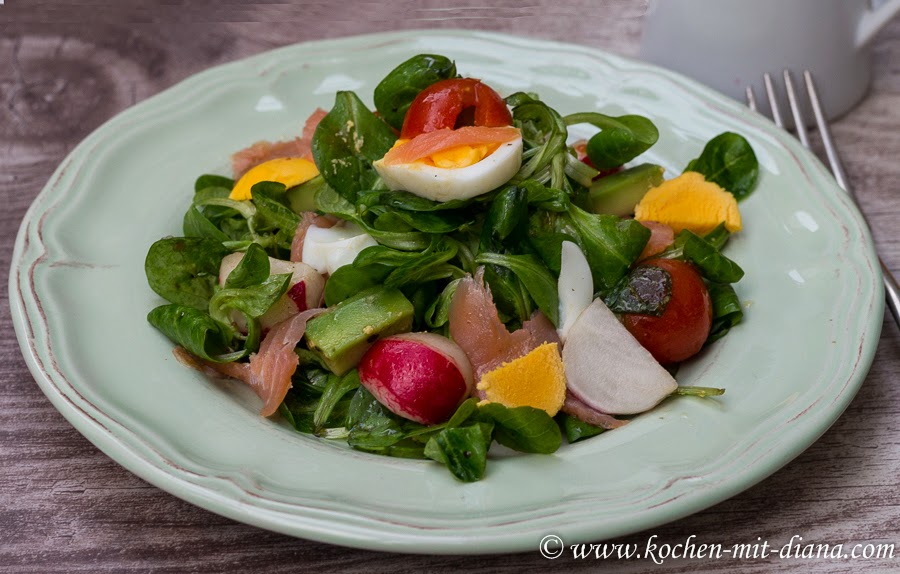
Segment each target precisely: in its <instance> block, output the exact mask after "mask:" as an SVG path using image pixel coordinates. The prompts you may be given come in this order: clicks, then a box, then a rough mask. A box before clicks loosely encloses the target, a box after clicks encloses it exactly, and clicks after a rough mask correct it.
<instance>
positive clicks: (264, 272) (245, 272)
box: [225, 243, 269, 289]
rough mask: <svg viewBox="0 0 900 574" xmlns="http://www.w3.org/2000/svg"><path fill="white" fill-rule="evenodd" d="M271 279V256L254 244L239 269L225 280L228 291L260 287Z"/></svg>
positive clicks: (235, 269)
mask: <svg viewBox="0 0 900 574" xmlns="http://www.w3.org/2000/svg"><path fill="white" fill-rule="evenodd" d="M268 277H269V256H268V255H266V251H265V249H263V248H262V247H260V246H259V245H257V244H256V243H252V244H251V245H250V247H248V248H247V252H246V253H245V254H244V257H242V258H241V260H240V262H239V263H238V264H237V267H235V268H234V270H232V272H231V273H229V274H228V278H227V279H225V288H226V289H241V288H243V287H250V286H251V285H259V284H260V283H262V282H263V281H265V280H266V278H268Z"/></svg>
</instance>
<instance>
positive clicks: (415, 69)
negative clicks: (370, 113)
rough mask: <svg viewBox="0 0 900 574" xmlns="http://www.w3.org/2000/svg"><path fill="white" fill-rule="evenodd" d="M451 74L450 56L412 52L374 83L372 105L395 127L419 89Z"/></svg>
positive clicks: (454, 73) (453, 65)
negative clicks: (407, 58)
mask: <svg viewBox="0 0 900 574" xmlns="http://www.w3.org/2000/svg"><path fill="white" fill-rule="evenodd" d="M455 77H456V64H455V63H454V62H453V60H450V59H449V58H446V57H444V56H437V55H432V54H419V55H417V56H413V57H412V58H410V59H409V60H406V61H405V62H403V63H402V64H400V65H399V66H397V67H396V68H394V69H393V70H391V72H390V73H389V74H388V75H387V76H385V78H384V79H383V80H381V82H380V83H379V84H378V85H377V86H376V87H375V94H374V98H375V108H376V109H377V110H378V113H380V114H381V117H382V118H384V121H386V122H387V123H388V124H389V125H391V126H392V127H393V128H395V129H398V130H399V129H400V128H401V127H403V119H404V118H405V117H406V112H407V110H409V106H410V105H411V104H412V102H413V100H415V99H416V96H418V95H419V92H421V91H422V90H424V89H425V88H427V87H428V86H430V85H432V84H434V83H435V82H438V81H440V80H446V79H449V78H455Z"/></svg>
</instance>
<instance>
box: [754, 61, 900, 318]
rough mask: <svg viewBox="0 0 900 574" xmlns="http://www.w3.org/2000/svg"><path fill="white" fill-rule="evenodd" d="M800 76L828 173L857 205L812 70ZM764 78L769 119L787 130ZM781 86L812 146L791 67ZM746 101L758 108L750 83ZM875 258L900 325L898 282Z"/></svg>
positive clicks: (805, 140) (800, 136)
mask: <svg viewBox="0 0 900 574" xmlns="http://www.w3.org/2000/svg"><path fill="white" fill-rule="evenodd" d="M803 80H804V82H805V83H806V93H807V95H808V96H809V103H810V106H811V107H812V110H813V115H814V116H815V119H816V127H817V128H818V130H819V135H820V136H821V137H822V145H823V146H824V147H825V154H826V155H827V156H828V163H829V165H830V166H831V173H832V174H833V175H834V179H835V181H837V184H838V185H839V186H840V187H841V189H843V190H844V191H846V192H847V194H848V195H849V196H850V199H852V200H853V202H854V203H855V204H856V207H857V208H859V200H858V199H857V197H856V193H854V191H853V188H852V187H851V186H850V182H849V181H848V180H847V174H846V172H845V171H844V166H843V164H842V163H841V158H840V156H839V155H838V151H837V147H835V145H834V140H832V139H831V129H830V128H829V126H828V122H827V120H826V119H825V114H824V113H822V104H821V102H820V100H819V93H818V91H816V84H815V81H813V77H812V74H810V72H809V70H806V71H804V72H803ZM763 81H764V83H765V86H766V96H767V98H768V100H769V107H770V108H771V110H772V121H774V122H775V125H777V126H778V127H780V128H782V129H785V130H786V129H787V128H786V127H785V125H784V120H783V119H782V116H781V110H780V109H779V104H778V97H777V96H776V94H775V86H774V83H773V82H772V77H771V76H770V75H769V74H763ZM784 87H785V90H786V91H787V96H788V104H789V106H790V108H791V115H792V116H793V118H794V126H795V129H796V131H797V139H799V140H800V143H801V144H803V147H805V148H806V149H811V148H810V145H809V134H808V133H807V131H806V123H805V122H804V118H803V113H802V112H801V111H800V103H799V98H798V97H797V91H796V90H795V89H794V79H793V77H792V75H791V72H790V70H785V71H784ZM747 105H748V106H749V107H750V109H751V110H753V111H755V112H756V111H758V110H757V106H756V96H755V94H754V93H753V86H747ZM860 213H862V210H860ZM863 219H864V220H865V219H866V216H865V214H863ZM866 224H867V225H868V221H866ZM878 262H879V263H880V264H881V274H882V278H883V279H884V297H885V302H886V303H887V307H888V309H890V311H891V315H892V316H893V317H894V322H895V323H896V324H897V326H898V327H900V286H898V285H897V280H896V279H895V278H894V275H893V274H892V273H891V271H890V269H888V268H887V266H886V265H885V264H884V261H883V260H882V259H881V257H880V256H879V257H878Z"/></svg>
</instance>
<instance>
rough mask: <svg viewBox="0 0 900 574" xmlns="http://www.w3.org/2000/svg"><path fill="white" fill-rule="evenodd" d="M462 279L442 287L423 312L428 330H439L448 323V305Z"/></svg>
mask: <svg viewBox="0 0 900 574" xmlns="http://www.w3.org/2000/svg"><path fill="white" fill-rule="evenodd" d="M460 281H462V279H454V280H453V281H451V282H450V283H448V284H447V286H446V287H444V290H443V291H441V294H440V295H438V297H437V298H436V299H435V300H434V301H433V302H432V303H431V305H430V306H429V307H428V309H427V310H426V311H425V324H426V325H427V326H428V328H429V329H440V328H441V327H443V326H444V325H446V324H447V323H449V321H450V304H451V303H452V302H453V295H454V294H455V293H456V288H457V287H458V286H459V282H460Z"/></svg>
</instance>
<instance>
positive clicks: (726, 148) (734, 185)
mask: <svg viewBox="0 0 900 574" xmlns="http://www.w3.org/2000/svg"><path fill="white" fill-rule="evenodd" d="M684 171H696V172H698V173H701V174H703V177H704V178H706V181H711V182H714V183H716V184H718V185H719V186H720V187H722V188H723V189H726V190H728V191H730V192H731V193H732V194H733V195H734V197H735V199H737V200H738V201H741V200H742V199H744V198H746V197H747V196H748V195H750V193H751V192H753V188H754V187H755V186H756V180H757V179H758V177H759V162H758V161H757V159H756V154H755V153H754V152H753V148H752V147H751V146H750V143H749V142H748V141H747V140H746V139H745V138H744V137H743V136H741V135H738V134H736V133H733V132H724V133H721V134H719V135H717V136H716V137H714V138H713V139H711V140H709V142H708V143H707V144H706V146H705V147H704V148H703V152H701V153H700V157H698V158H696V159H694V160H692V161H691V162H690V163H688V165H687V167H686V168H684Z"/></svg>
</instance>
